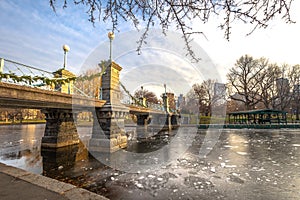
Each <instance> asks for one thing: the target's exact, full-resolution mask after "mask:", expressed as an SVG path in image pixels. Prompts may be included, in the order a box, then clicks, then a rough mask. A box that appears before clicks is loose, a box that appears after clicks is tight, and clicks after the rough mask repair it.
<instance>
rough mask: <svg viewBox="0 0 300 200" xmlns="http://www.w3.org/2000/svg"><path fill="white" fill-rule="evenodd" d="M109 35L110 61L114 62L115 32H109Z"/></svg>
mask: <svg viewBox="0 0 300 200" xmlns="http://www.w3.org/2000/svg"><path fill="white" fill-rule="evenodd" d="M107 36H108V38H109V61H110V62H112V41H113V39H114V38H115V34H114V33H113V32H108V34H107Z"/></svg>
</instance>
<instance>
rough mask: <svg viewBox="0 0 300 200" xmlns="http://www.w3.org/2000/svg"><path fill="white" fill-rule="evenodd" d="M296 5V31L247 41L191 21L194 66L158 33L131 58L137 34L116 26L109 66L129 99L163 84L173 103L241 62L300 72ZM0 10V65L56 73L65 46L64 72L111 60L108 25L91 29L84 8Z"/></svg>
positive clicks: (176, 37) (243, 30)
mask: <svg viewBox="0 0 300 200" xmlns="http://www.w3.org/2000/svg"><path fill="white" fill-rule="evenodd" d="M58 2H60V1H58ZM293 4H294V6H293V9H292V10H291V14H292V19H293V20H295V21H296V22H297V23H295V24H285V23H284V21H282V20H279V19H274V20H273V21H272V22H271V24H270V26H269V27H268V28H267V29H258V30H256V31H255V32H254V33H252V34H251V35H250V36H246V34H247V33H248V32H250V31H251V27H250V26H249V25H247V24H246V25H245V24H242V23H235V24H233V29H232V34H231V38H230V41H227V40H225V39H224V32H223V31H222V30H220V29H219V28H218V25H219V24H218V22H217V21H216V20H215V19H214V18H212V19H210V20H209V22H208V23H206V24H205V25H204V24H202V23H200V22H197V21H193V22H192V24H193V27H194V30H196V31H197V30H200V31H203V32H204V33H205V36H206V37H203V36H202V35H196V36H194V42H193V46H194V47H195V49H196V51H197V53H199V54H198V55H200V57H201V58H202V61H201V62H200V63H198V64H195V63H192V62H191V61H190V60H189V59H188V58H187V57H186V56H185V52H184V51H183V50H182V49H183V48H182V45H183V44H184V43H183V41H182V40H181V39H180V34H179V33H178V32H176V31H175V30H174V31H173V32H172V31H170V33H169V34H168V37H167V38H165V37H164V36H163V35H162V34H160V33H159V30H158V31H157V30H155V31H153V35H151V36H150V37H149V39H148V41H147V42H148V44H147V45H146V46H145V49H144V50H142V55H140V56H138V55H137V54H136V51H135V50H136V41H137V40H138V37H139V35H140V33H139V32H137V31H135V30H134V28H133V27H132V26H131V25H130V24H126V23H124V24H120V27H119V29H120V32H117V33H115V35H116V38H115V39H114V41H113V59H114V60H115V61H116V62H117V63H119V64H120V65H121V66H122V67H123V70H122V73H121V79H122V81H124V82H125V83H126V85H128V88H129V89H130V91H133V90H136V89H137V88H139V87H140V86H141V85H144V86H147V85H152V86H154V85H156V86H157V85H159V88H160V89H161V90H162V89H163V83H166V84H167V87H168V90H170V91H174V92H175V93H176V94H177V95H179V93H186V92H187V91H188V90H189V89H190V88H191V85H192V84H193V83H195V82H201V81H202V80H205V79H207V78H214V79H217V80H218V81H219V82H224V83H225V82H226V73H227V72H228V70H229V68H231V67H233V66H234V63H235V61H236V60H237V59H238V58H239V57H241V56H243V55H245V54H249V55H251V56H253V57H255V58H260V57H266V58H268V59H269V60H270V62H276V63H279V64H283V63H288V64H291V65H294V64H300V56H299V55H298V54H299V53H298V52H299V51H298V48H299V47H300V39H299V35H300V34H299V33H300V25H299V24H300V13H299V12H296V11H297V10H296V8H297V7H298V8H299V7H300V1H295V2H294V3H293ZM0 9H1V12H0V23H1V28H0V57H2V58H4V59H9V60H13V61H17V62H20V63H23V64H26V65H30V66H34V67H37V68H40V69H44V70H47V71H56V70H57V69H59V68H61V67H62V66H63V50H62V46H63V45H64V44H67V45H68V46H70V51H69V52H68V54H67V69H68V70H70V71H72V72H74V73H76V74H80V73H81V72H82V71H84V70H85V69H86V68H88V67H89V66H95V65H97V63H99V62H100V61H101V60H105V59H108V57H109V40H108V38H107V33H108V32H109V28H110V24H109V23H103V22H101V23H96V24H95V26H93V25H92V24H91V23H90V22H89V21H88V15H87V14H86V8H85V7H84V6H74V5H73V4H72V3H71V2H70V3H69V4H68V8H67V9H62V5H61V4H59V3H57V10H56V13H55V12H53V10H52V9H51V7H50V5H49V1H41V0H39V1H31V0H22V1H19V0H1V1H0ZM87 65H88V66H87ZM151 77H152V78H151ZM153 77H156V78H153Z"/></svg>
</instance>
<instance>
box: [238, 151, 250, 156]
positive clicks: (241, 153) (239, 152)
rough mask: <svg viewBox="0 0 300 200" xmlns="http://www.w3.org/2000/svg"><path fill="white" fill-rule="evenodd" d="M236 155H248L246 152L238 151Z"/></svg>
mask: <svg viewBox="0 0 300 200" xmlns="http://www.w3.org/2000/svg"><path fill="white" fill-rule="evenodd" d="M236 153H237V154H239V155H242V156H245V155H248V153H247V152H243V151H238V152H236Z"/></svg>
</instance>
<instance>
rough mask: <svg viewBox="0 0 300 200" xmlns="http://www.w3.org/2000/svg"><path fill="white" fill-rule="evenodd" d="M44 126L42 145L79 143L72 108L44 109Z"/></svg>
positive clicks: (56, 146) (55, 145)
mask: <svg viewBox="0 0 300 200" xmlns="http://www.w3.org/2000/svg"><path fill="white" fill-rule="evenodd" d="M42 112H43V113H44V114H45V116H46V128H45V133H44V137H43V138H42V147H47V148H59V147H65V146H69V145H74V144H78V143H79V137H78V133H77V129H76V126H75V122H74V117H76V116H74V113H73V111H72V110H62V109H45V110H42Z"/></svg>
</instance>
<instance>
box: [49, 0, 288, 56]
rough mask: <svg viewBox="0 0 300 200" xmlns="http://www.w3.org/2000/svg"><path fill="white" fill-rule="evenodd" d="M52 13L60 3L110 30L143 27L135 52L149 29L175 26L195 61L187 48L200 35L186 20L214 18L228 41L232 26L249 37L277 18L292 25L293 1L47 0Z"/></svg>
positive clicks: (204, 21) (166, 28)
mask: <svg viewBox="0 0 300 200" xmlns="http://www.w3.org/2000/svg"><path fill="white" fill-rule="evenodd" d="M49 2H50V6H51V7H52V8H53V10H54V11H55V10H56V8H57V5H56V4H57V3H58V2H60V3H61V2H62V3H63V8H67V6H68V3H69V2H73V3H75V4H83V5H85V6H86V7H87V14H88V17H89V21H91V23H93V24H94V23H96V22H97V21H99V22H111V23H112V27H111V28H112V31H117V30H118V26H119V24H121V23H123V22H124V21H126V22H129V23H132V24H133V25H134V27H135V28H136V29H139V28H144V29H145V31H144V33H143V34H142V37H141V38H140V40H139V42H138V47H137V51H138V52H139V51H140V50H141V47H142V45H143V44H144V42H145V40H146V38H147V32H148V30H149V28H151V27H154V26H155V27H157V26H158V27H160V28H161V29H162V32H163V33H165V31H166V30H168V29H169V28H170V27H171V26H175V27H176V28H177V29H178V30H179V31H180V32H181V33H182V34H183V39H184V41H185V44H186V49H187V53H188V54H189V55H191V56H192V58H193V59H196V60H197V58H196V57H195V55H194V52H193V50H192V47H191V41H192V37H191V36H192V35H194V34H203V33H204V32H205V30H203V31H202V32H198V31H196V32H195V31H194V29H193V27H192V25H191V23H190V21H191V20H192V19H198V20H200V21H201V22H203V23H207V22H208V20H209V19H210V18H212V17H213V16H217V18H218V19H219V20H220V22H219V27H220V28H221V29H222V30H223V31H224V37H225V38H226V39H227V40H229V39H230V34H231V29H232V24H233V23H234V22H237V21H242V22H244V23H246V24H249V25H250V29H249V34H251V33H252V32H253V31H254V30H256V29H257V28H266V27H267V26H268V24H269V22H270V21H271V20H272V19H274V18H275V17H281V18H282V19H283V20H284V21H285V22H286V23H293V21H292V19H291V16H290V8H291V6H292V2H293V0H162V1H158V0H49Z"/></svg>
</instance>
